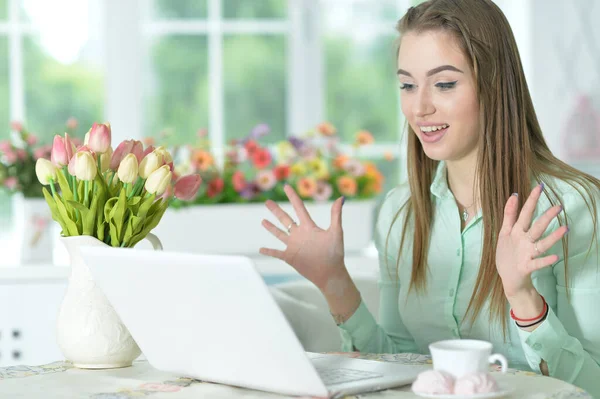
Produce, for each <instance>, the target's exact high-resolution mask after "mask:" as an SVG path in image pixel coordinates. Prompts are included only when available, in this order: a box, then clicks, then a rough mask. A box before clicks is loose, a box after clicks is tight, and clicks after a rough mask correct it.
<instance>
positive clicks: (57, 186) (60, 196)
mask: <svg viewBox="0 0 600 399" xmlns="http://www.w3.org/2000/svg"><path fill="white" fill-rule="evenodd" d="M50 158H51V159H50V160H48V159H46V158H39V159H38V160H37V161H36V166H35V171H36V175H37V178H38V180H39V182H40V183H41V184H42V185H44V186H49V189H50V191H48V189H47V188H46V187H44V188H43V189H42V192H43V195H44V198H45V199H46V202H47V203H48V206H49V207H50V210H51V212H52V218H53V219H54V220H55V221H57V222H58V223H59V224H60V226H61V228H62V235H63V236H65V237H69V236H80V235H88V236H92V237H95V238H97V239H98V240H100V241H102V242H104V243H106V244H108V245H111V246H113V247H133V246H134V245H135V244H137V243H138V242H139V241H140V240H142V239H143V238H145V237H146V235H147V234H148V233H149V232H150V231H151V230H152V229H153V228H155V227H156V226H157V225H158V223H159V221H160V219H161V218H162V216H163V214H164V212H165V211H166V209H167V207H168V205H169V203H170V200H171V198H172V197H175V198H177V199H178V201H188V200H192V199H193V198H194V197H195V196H196V194H197V192H198V188H199V186H200V183H201V179H200V176H199V175H198V174H189V175H186V176H182V177H179V178H177V179H174V175H173V159H172V156H171V154H170V153H169V151H167V150H166V149H165V148H164V147H158V148H154V147H152V146H148V147H146V148H144V146H143V144H142V142H140V141H136V140H125V141H123V142H121V143H120V144H119V145H118V146H117V148H116V149H115V150H114V151H113V149H112V146H111V127H110V125H109V124H97V123H95V124H94V125H93V126H92V128H91V129H90V130H89V131H88V133H87V134H86V137H85V141H84V145H82V146H80V147H79V148H77V147H76V146H75V144H74V143H73V142H72V141H71V139H70V137H69V135H68V134H65V136H64V137H62V136H59V135H56V136H55V137H54V142H53V144H52V149H51V157H50Z"/></svg>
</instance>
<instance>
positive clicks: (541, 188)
mask: <svg viewBox="0 0 600 399" xmlns="http://www.w3.org/2000/svg"><path fill="white" fill-rule="evenodd" d="M540 191H544V183H540Z"/></svg>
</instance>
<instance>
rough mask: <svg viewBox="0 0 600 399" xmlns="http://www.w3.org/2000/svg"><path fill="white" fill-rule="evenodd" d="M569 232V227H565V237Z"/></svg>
mask: <svg viewBox="0 0 600 399" xmlns="http://www.w3.org/2000/svg"><path fill="white" fill-rule="evenodd" d="M569 230H571V229H570V228H569V226H567V231H565V235H567V234H568V233H569Z"/></svg>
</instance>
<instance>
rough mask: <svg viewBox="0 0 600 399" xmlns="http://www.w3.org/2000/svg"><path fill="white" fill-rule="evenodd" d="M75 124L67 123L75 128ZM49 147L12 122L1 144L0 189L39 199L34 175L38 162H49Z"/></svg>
mask: <svg viewBox="0 0 600 399" xmlns="http://www.w3.org/2000/svg"><path fill="white" fill-rule="evenodd" d="M75 127H76V121H74V120H72V119H70V120H69V121H68V122H67V128H68V129H71V130H72V129H74V128H75ZM51 149H52V146H51V145H48V144H43V143H40V141H39V139H38V137H37V136H36V135H35V134H33V133H31V132H29V131H28V130H27V129H26V128H25V126H23V124H22V123H20V122H13V123H11V136H10V139H9V140H3V141H0V188H1V189H4V190H6V191H8V192H9V193H11V194H12V193H17V192H20V193H22V194H23V196H24V197H25V198H41V197H42V185H41V184H40V183H39V182H38V180H37V179H36V176H35V163H36V161H37V160H38V159H40V158H43V159H50V155H51V154H50V150H51Z"/></svg>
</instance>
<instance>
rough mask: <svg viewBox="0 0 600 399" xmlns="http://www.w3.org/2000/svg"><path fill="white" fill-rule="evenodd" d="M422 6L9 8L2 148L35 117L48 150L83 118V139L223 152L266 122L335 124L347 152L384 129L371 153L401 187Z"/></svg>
mask: <svg viewBox="0 0 600 399" xmlns="http://www.w3.org/2000/svg"><path fill="white" fill-rule="evenodd" d="M410 3H411V0H382V1H380V2H373V1H368V0H321V1H312V0H297V1H289V0H256V1H252V2H248V1H243V0H177V1H172V0H142V1H138V2H122V1H120V0H57V1H54V2H51V3H48V2H47V1H45V0H0V60H2V61H0V99H1V100H0V102H1V104H3V105H4V106H3V107H0V126H1V127H2V128H0V138H6V137H7V135H8V130H9V129H8V126H9V123H10V121H11V120H22V121H24V122H25V123H26V126H28V127H29V128H30V129H31V130H32V131H34V132H35V133H38V134H39V135H40V136H41V137H42V139H44V140H46V141H47V142H49V141H50V140H51V138H52V136H53V135H54V134H55V133H62V131H63V130H64V124H65V122H66V120H67V119H68V118H69V117H71V116H73V117H75V118H77V119H78V120H79V123H80V126H81V131H80V132H79V135H80V137H81V138H82V137H83V134H84V133H85V131H84V130H86V129H87V127H89V126H91V124H92V123H93V122H95V121H103V120H108V121H110V122H111V123H112V124H113V136H114V141H120V140H122V139H125V138H129V137H137V138H141V137H145V136H152V137H155V138H156V139H157V140H164V141H166V142H167V143H168V144H182V143H188V142H193V141H194V140H195V137H196V134H197V131H198V130H199V129H203V128H206V129H208V132H209V135H210V138H211V141H212V144H213V146H214V147H215V149H216V150H217V151H220V150H223V148H224V146H225V145H226V143H227V142H228V141H229V140H230V139H234V138H240V137H243V136H245V135H246V134H248V133H249V132H250V131H251V130H252V128H253V127H254V126H255V125H257V124H260V123H266V124H268V125H269V126H270V127H271V134H270V135H269V136H267V137H264V138H263V139H262V140H263V141H265V142H268V141H277V140H280V139H282V138H284V137H286V136H289V135H296V134H301V133H303V132H305V131H306V130H308V129H311V128H313V127H314V126H315V125H316V124H318V123H320V122H322V121H330V122H332V123H334V124H335V125H336V127H337V128H338V131H339V132H340V135H341V137H342V138H343V140H344V141H346V142H350V141H351V140H352V139H353V138H354V134H355V133H356V132H357V131H358V130H361V129H366V130H369V131H370V132H372V133H373V135H374V136H375V138H376V145H374V146H371V147H370V148H369V149H368V151H367V153H366V155H367V156H368V157H369V158H370V159H373V160H374V161H375V162H377V163H378V164H380V165H381V166H382V167H383V168H384V169H385V170H386V174H389V176H388V183H389V182H390V181H392V182H394V183H395V182H396V178H397V176H401V174H400V172H402V168H401V166H400V165H402V164H403V161H402V154H401V148H402V147H401V146H399V145H398V139H399V138H400V132H401V130H402V125H403V120H402V118H401V113H400V107H399V92H398V88H397V83H396V80H395V74H394V69H395V52H394V40H395V39H396V37H397V35H396V32H395V30H394V26H395V23H396V21H397V19H398V18H399V17H400V15H401V13H402V12H403V11H404V10H405V9H406V7H407V6H408V5H409V4H410ZM3 60H6V61H3ZM58 99H59V100H58ZM388 151H389V152H392V153H394V154H395V157H396V161H394V162H391V163H389V162H388V163H386V162H387V161H384V154H385V153H386V152H388ZM390 178H391V179H392V180H390ZM1 198H2V199H0V201H2V202H1V204H2V205H3V206H2V209H3V210H4V212H5V214H6V209H7V206H6V204H7V202H6V196H4V197H1Z"/></svg>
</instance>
